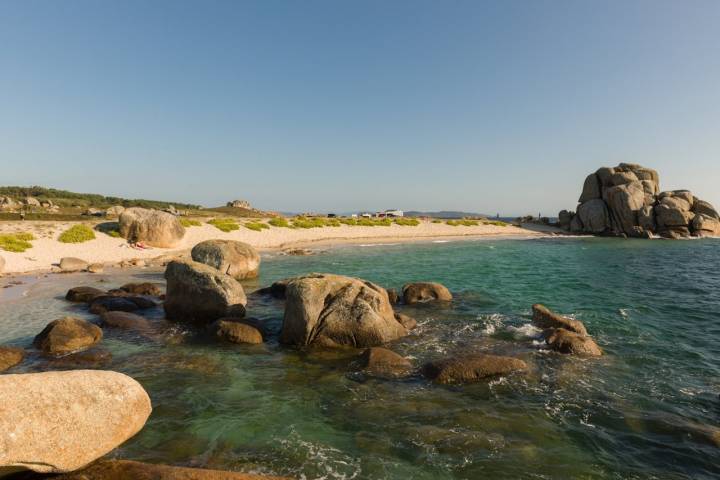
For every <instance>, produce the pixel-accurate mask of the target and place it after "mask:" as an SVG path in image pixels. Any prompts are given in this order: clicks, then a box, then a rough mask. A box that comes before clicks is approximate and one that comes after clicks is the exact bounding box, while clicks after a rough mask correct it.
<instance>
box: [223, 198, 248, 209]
mask: <svg viewBox="0 0 720 480" xmlns="http://www.w3.org/2000/svg"><path fill="white" fill-rule="evenodd" d="M227 206H228V207H232V208H245V209H248V210H250V209H251V208H252V207H251V206H250V202H248V201H247V200H232V201H230V202H227Z"/></svg>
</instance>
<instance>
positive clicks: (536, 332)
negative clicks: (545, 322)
mask: <svg viewBox="0 0 720 480" xmlns="http://www.w3.org/2000/svg"><path fill="white" fill-rule="evenodd" d="M507 330H508V331H509V332H511V333H512V334H513V336H514V337H515V338H518V339H520V338H533V339H537V338H540V335H541V334H542V329H540V328H538V327H536V326H535V325H533V324H532V323H525V324H523V325H520V326H519V327H515V326H512V325H510V326H508V327H507ZM533 343H535V342H533Z"/></svg>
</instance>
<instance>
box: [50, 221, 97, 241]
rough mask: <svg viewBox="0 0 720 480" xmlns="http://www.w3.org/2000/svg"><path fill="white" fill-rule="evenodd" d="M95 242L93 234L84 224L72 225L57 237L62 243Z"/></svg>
mask: <svg viewBox="0 0 720 480" xmlns="http://www.w3.org/2000/svg"><path fill="white" fill-rule="evenodd" d="M90 240H95V232H93V229H92V228H90V227H88V226H87V225H85V224H82V223H81V224H78V225H73V226H72V227H70V228H68V229H67V230H65V231H64V232H63V233H61V234H60V236H59V237H58V241H60V242H62V243H83V242H88V241H90Z"/></svg>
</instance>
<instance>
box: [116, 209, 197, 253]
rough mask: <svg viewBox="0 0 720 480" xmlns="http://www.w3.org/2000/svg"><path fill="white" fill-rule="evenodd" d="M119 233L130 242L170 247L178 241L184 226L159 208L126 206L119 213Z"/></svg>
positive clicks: (180, 238) (183, 232)
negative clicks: (149, 208)
mask: <svg viewBox="0 0 720 480" xmlns="http://www.w3.org/2000/svg"><path fill="white" fill-rule="evenodd" d="M119 225H120V235H122V236H123V237H124V238H126V239H127V240H128V241H130V242H142V243H144V244H147V245H150V246H152V247H160V248H170V247H174V246H176V245H177V244H178V243H180V240H182V238H183V236H185V228H184V227H183V226H182V224H181V223H180V220H178V218H177V217H176V216H175V215H172V214H169V213H166V212H161V211H159V210H148V209H145V208H138V207H133V208H127V209H125V210H124V211H123V212H122V213H121V214H120V219H119Z"/></svg>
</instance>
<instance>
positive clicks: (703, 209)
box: [692, 198, 720, 220]
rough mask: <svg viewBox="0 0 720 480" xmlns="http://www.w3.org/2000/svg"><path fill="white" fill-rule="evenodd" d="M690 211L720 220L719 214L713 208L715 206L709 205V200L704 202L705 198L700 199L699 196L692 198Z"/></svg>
mask: <svg viewBox="0 0 720 480" xmlns="http://www.w3.org/2000/svg"><path fill="white" fill-rule="evenodd" d="M692 211H693V213H695V214H696V215H706V216H708V217H710V218H714V219H717V220H720V215H718V212H717V210H715V208H714V207H713V206H712V205H710V203H709V202H706V201H705V200H700V199H699V198H695V199H694V202H693V206H692Z"/></svg>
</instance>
